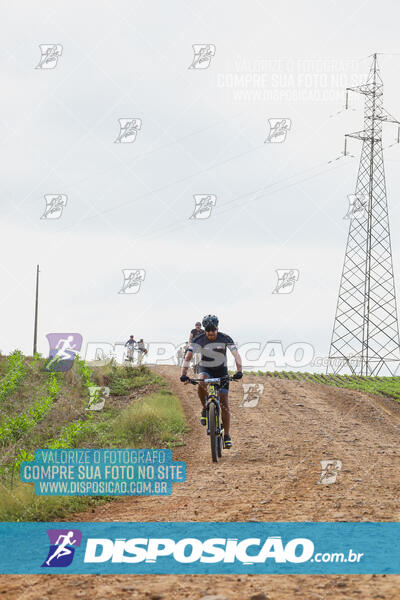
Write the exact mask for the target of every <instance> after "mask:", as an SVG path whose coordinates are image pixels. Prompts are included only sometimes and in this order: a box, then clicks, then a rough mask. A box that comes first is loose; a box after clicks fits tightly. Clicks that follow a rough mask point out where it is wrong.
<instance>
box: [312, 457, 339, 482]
mask: <svg viewBox="0 0 400 600" xmlns="http://www.w3.org/2000/svg"><path fill="white" fill-rule="evenodd" d="M320 463H321V469H322V473H321V477H320V478H319V481H318V483H319V484H323V485H331V484H332V483H335V481H336V479H337V476H338V474H339V471H340V470H341V468H342V461H341V460H321V461H320Z"/></svg>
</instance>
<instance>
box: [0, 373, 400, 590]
mask: <svg viewBox="0 0 400 600" xmlns="http://www.w3.org/2000/svg"><path fill="white" fill-rule="evenodd" d="M157 371H158V372H159V373H160V374H162V375H164V376H165V377H166V378H167V379H168V380H169V382H170V386H171V389H172V390H173V391H174V392H175V393H176V394H177V395H178V396H179V397H180V398H181V400H182V404H183V407H184V410H185V413H186V415H187V419H188V423H189V426H190V427H191V431H190V433H189V434H188V435H187V438H186V441H187V445H186V446H183V447H180V448H177V449H176V450H174V453H173V455H174V459H175V460H185V461H186V463H187V481H186V482H185V483H182V484H174V490H173V494H172V495H171V496H169V497H164V498H163V497H131V498H125V499H122V500H117V501H115V502H113V503H112V504H109V505H104V506H101V507H99V508H97V509H95V510H94V512H88V513H80V514H79V515H74V516H72V517H71V519H70V520H71V521H214V520H216V521H218V520H220V521H250V520H253V521H400V503H399V492H400V471H399V465H400V461H399V456H400V449H399V439H400V404H399V403H397V402H395V401H392V400H387V399H384V398H382V399H381V398H378V397H376V396H373V395H370V394H364V393H361V392H354V391H349V390H343V389H336V388H331V387H327V386H323V385H318V384H312V383H300V382H291V381H287V380H280V379H274V378H261V377H257V376H245V379H244V381H245V383H252V382H255V383H262V384H264V391H263V394H262V395H261V397H260V399H259V401H258V404H257V406H253V407H246V406H240V405H241V404H242V400H243V391H242V384H241V382H239V383H232V384H231V396H230V397H231V408H232V412H233V416H232V431H231V433H232V438H233V443H234V446H233V448H232V450H230V451H225V452H224V455H223V460H222V462H220V463H218V464H217V465H213V467H212V468H211V469H210V450H209V443H208V439H207V436H206V435H205V432H204V429H203V428H202V427H201V426H200V422H199V414H200V410H199V409H200V405H199V401H198V398H197V392H196V389H195V388H194V387H193V386H183V385H182V384H181V383H180V382H179V380H178V369H177V368H176V367H158V368H157ZM329 459H335V460H340V461H341V463H342V468H341V470H340V471H339V472H338V475H337V480H336V482H335V483H333V484H331V485H323V484H320V483H318V482H319V480H320V477H321V464H320V461H323V460H329ZM210 489H213V491H214V493H213V495H212V496H210V493H209V490H210ZM212 579H213V586H212V587H211V582H210V578H209V576H200V575H197V576H173V575H165V576H134V575H132V576H122V575H119V576H114V575H107V576H83V575H81V576H78V575H75V576H74V575H69V576H58V575H54V576H51V577H50V576H46V575H35V576H29V577H25V576H24V577H22V576H7V577H5V576H1V577H0V590H1V592H2V594H3V597H5V598H7V599H10V600H14V599H17V598H18V600H22V599H23V600H25V599H26V600H28V599H29V600H34V599H35V600H36V599H37V600H39V599H40V600H46V599H49V598H55V597H56V596H59V595H60V593H61V594H62V597H63V598H80V597H84V596H87V597H88V598H90V599H91V600H92V599H93V600H97V599H98V600H100V599H101V600H103V599H104V598H107V599H114V598H115V599H117V598H118V599H122V598H132V599H133V600H139V599H140V600H142V599H149V598H150V599H151V598H153V599H157V598H158V597H162V600H185V599H187V600H200V599H201V598H202V597H203V596H206V595H207V594H220V595H222V596H224V597H226V598H227V600H248V599H250V598H251V596H252V595H254V594H257V593H260V592H264V594H265V595H266V597H267V598H268V599H270V600H287V599H292V598H299V599H303V598H304V599H310V600H312V599H315V600H318V599H320V600H321V599H322V600H330V599H336V598H337V599H343V600H350V599H353V598H362V599H363V600H365V599H370V598H371V599H372V598H384V599H385V600H391V599H393V600H394V599H398V598H400V576H394V575H392V576H385V575H379V576H374V575H358V576H298V575H292V576H277V575H275V576H267V575H266V576H259V575H253V576H251V575H250V576H243V575H242V576H234V575H232V576H213V578H212Z"/></svg>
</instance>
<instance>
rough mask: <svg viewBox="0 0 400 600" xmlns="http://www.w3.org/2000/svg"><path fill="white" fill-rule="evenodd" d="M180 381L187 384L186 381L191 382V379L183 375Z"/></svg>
mask: <svg viewBox="0 0 400 600" xmlns="http://www.w3.org/2000/svg"><path fill="white" fill-rule="evenodd" d="M180 380H181V381H182V383H185V381H189V377H188V376H187V375H181V376H180Z"/></svg>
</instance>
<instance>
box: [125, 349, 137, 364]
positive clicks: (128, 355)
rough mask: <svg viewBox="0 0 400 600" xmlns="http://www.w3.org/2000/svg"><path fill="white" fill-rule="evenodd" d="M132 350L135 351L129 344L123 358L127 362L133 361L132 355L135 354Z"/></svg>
mask: <svg viewBox="0 0 400 600" xmlns="http://www.w3.org/2000/svg"><path fill="white" fill-rule="evenodd" d="M134 352H135V350H134V348H132V347H131V346H128V347H127V349H126V354H125V360H126V361H128V362H130V363H133V362H134V356H135V355H134Z"/></svg>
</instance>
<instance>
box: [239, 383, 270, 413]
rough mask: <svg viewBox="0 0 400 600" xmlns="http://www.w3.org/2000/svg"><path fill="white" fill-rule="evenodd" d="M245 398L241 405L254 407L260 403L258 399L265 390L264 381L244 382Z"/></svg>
mask: <svg viewBox="0 0 400 600" xmlns="http://www.w3.org/2000/svg"><path fill="white" fill-rule="evenodd" d="M242 387H243V400H242V403H241V404H239V406H244V407H245V408H254V407H255V406H257V405H258V401H259V400H260V397H261V396H262V394H263V392H264V384H263V383H242Z"/></svg>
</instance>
